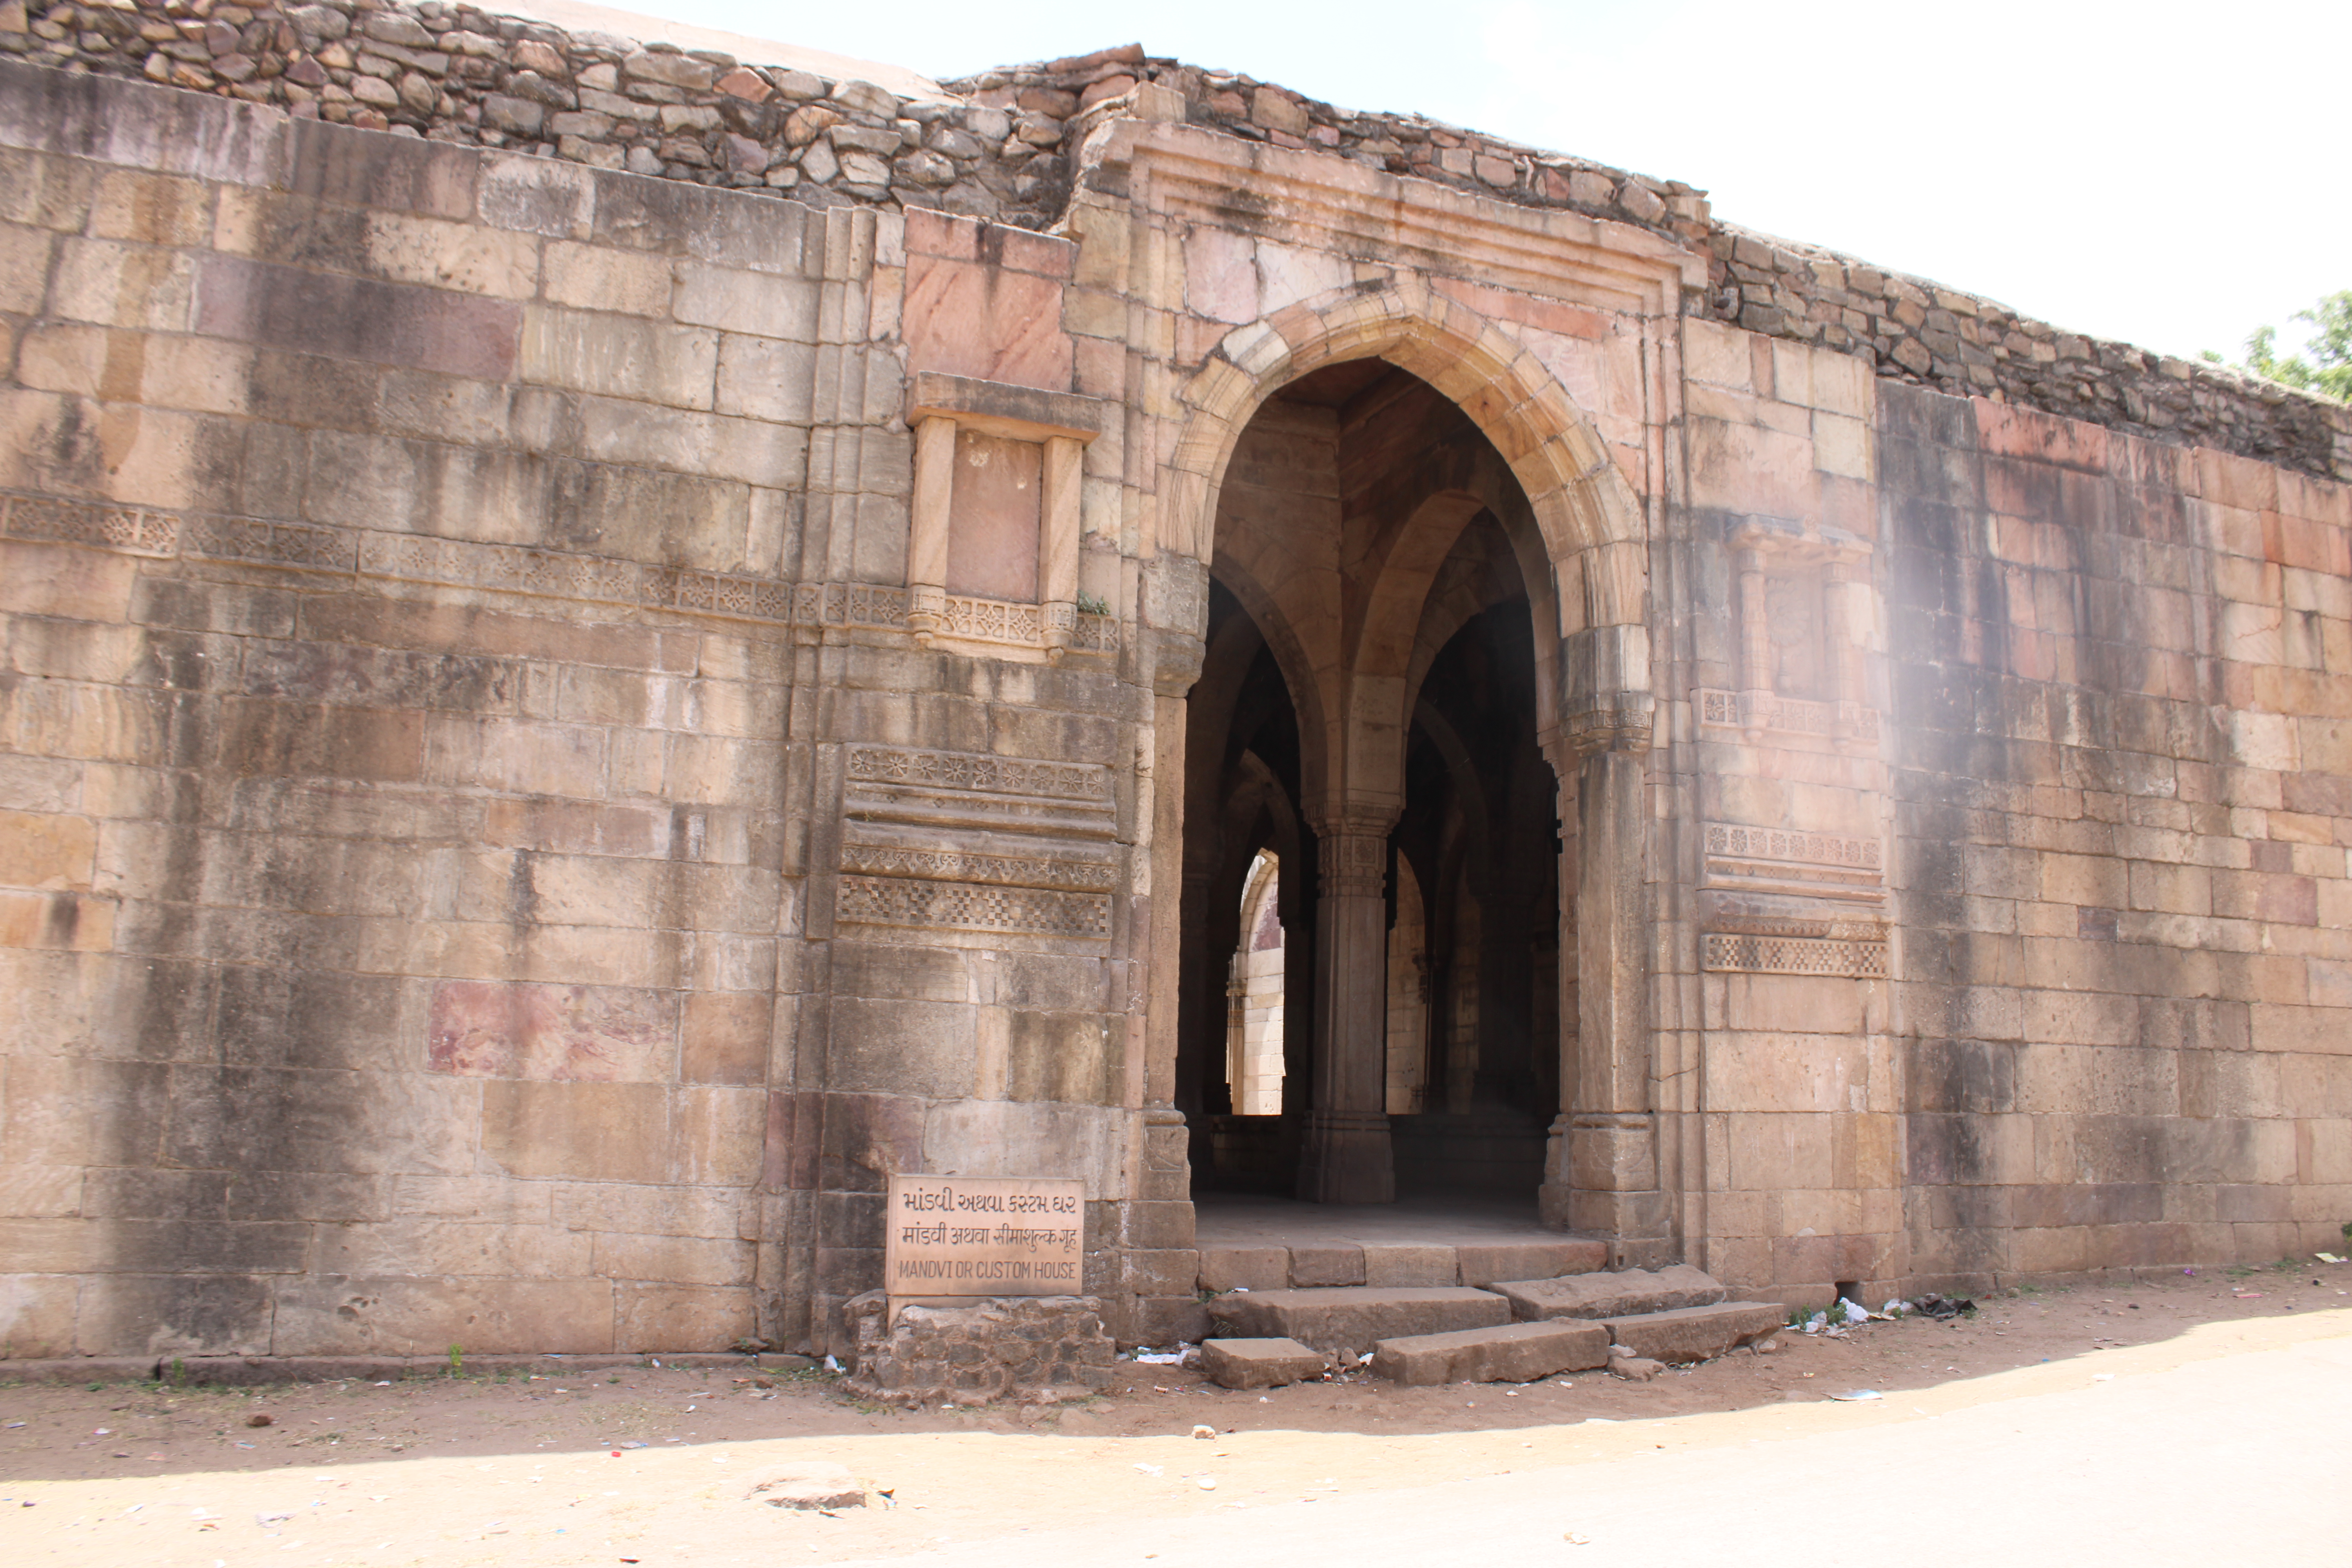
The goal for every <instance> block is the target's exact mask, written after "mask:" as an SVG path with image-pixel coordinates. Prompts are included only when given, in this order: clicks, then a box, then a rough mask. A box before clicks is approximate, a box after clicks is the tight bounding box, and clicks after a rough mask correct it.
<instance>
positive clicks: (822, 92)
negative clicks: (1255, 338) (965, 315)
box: [0, 0, 2352, 479]
mask: <svg viewBox="0 0 2352 1568" xmlns="http://www.w3.org/2000/svg"><path fill="white" fill-rule="evenodd" d="M0 52H6V53H12V54H16V55H18V56H20V57H23V58H28V59H32V60H37V61H39V62H40V63H43V64H47V65H54V66H63V67H68V68H74V69H87V70H94V71H100V72H104V73H109V74H115V75H122V76H142V77H144V78H145V79H148V80H151V81H155V82H160V83H164V84H167V85H170V86H173V87H178V88H184V89H192V90H195V91H203V92H214V93H219V94H222V95H224V96H227V97H231V98H235V99H238V100H243V101H246V102H249V103H266V104H274V105H278V106H280V107H283V108H285V109H286V110H289V112H291V113H293V114H296V115H298V116H300V115H310V116H316V117H320V118H323V119H326V120H329V121H334V122H337V123H343V124H351V125H357V126H361V127H363V128H367V129H372V130H379V131H383V130H394V131H399V132H404V133H406V134H413V135H424V136H427V137H431V138H434V139H436V140H443V141H451V142H464V143H467V144H471V145H477V146H485V147H507V148H512V149H515V150H517V151H521V152H527V153H534V154H536V155H539V156H544V157H554V158H560V159H563V160H566V161H569V162H574V163H587V164H590V165H592V166H594V167H599V168H608V169H621V168H625V169H628V170H630V171H632V172H634V173H636V174H654V175H659V176H662V177H665V178H668V179H675V180H688V181H692V182H695V183H697V184H707V185H719V186H725V187H729V188H733V189H744V190H756V191H765V192H769V193H772V194H776V195H791V196H793V198H794V199H796V200H799V201H802V202H805V203H808V204H811V205H820V206H821V205H831V204H836V203H850V204H858V205H872V206H877V207H882V208H887V209H904V208H909V207H933V208H937V209H939V210H941V211H944V212H950V213H957V214H961V215H965V216H977V217H987V218H993V219H998V220H1001V221H1003V222H1006V223H1012V224H1018V225H1023V226H1029V227H1035V228H1043V227H1047V226H1052V225H1053V224H1054V223H1055V221H1056V220H1057V219H1059V218H1060V216H1062V213H1063V210H1064V208H1065V207H1066V204H1067V202H1068V198H1069V193H1070V184H1071V180H1072V177H1073V174H1072V171H1073V167H1074V161H1075V159H1076V155H1077V152H1078V147H1077V143H1078V142H1079V141H1080V140H1082V138H1083V136H1084V134H1085V132H1086V130H1087V126H1088V124H1089V122H1090V118H1091V117H1092V111H1095V110H1097V106H1099V105H1101V104H1103V103H1105V102H1107V101H1108V100H1112V99H1115V98H1118V97H1120V96H1122V95H1124V94H1128V93H1130V92H1132V91H1133V90H1134V89H1135V88H1136V87H1137V86H1138V85H1139V84H1140V83H1153V84H1158V85H1160V86H1164V87H1167V88H1169V89H1172V90H1174V91H1176V92H1178V93H1180V94H1181V99H1182V103H1183V110H1184V114H1185V116H1186V118H1188V119H1189V120H1191V121H1192V122H1194V123H1196V124H1201V125H1207V126H1213V127H1215V128H1216V129H1217V130H1219V131H1220V132H1223V133H1225V134H1227V135H1231V136H1237V137H1243V138H1247V139H1250V140H1254V141H1260V142H1265V143H1267V144H1268V145H1272V146H1277V147H1297V148H1315V149H1318V150H1326V151H1328V152H1329V153H1331V154H1332V155H1333V156H1335V157H1340V158H1346V159H1349V160H1352V161H1354V162H1357V163H1362V164H1364V165H1366V166H1368V167H1370V168H1375V169H1381V170H1386V171H1389V172H1392V173H1396V174H1411V175H1412V176H1413V177H1415V178H1417V179H1423V180H1429V181H1433V182H1435V183H1438V184H1450V185H1453V186H1454V187H1456V188H1458V189H1462V190H1466V191H1473V192H1475V193H1478V194H1480V195H1492V196H1494V197H1496V199H1498V200H1502V201H1507V202H1516V203H1522V204H1526V205H1536V206H1549V207H1559V208H1565V209H1568V210H1570V211H1576V212H1584V213H1591V214H1593V215H1595V216H1605V217H1607V218H1610V219H1612V220H1613V221H1616V222H1620V223H1626V224H1632V225H1636V226H1642V227H1644V228H1649V229H1652V230H1654V231H1655V232H1657V233H1659V234H1661V235H1664V236H1667V237H1672V238H1674V239H1675V240H1677V241H1678V242H1681V243H1684V244H1687V245H1690V246H1692V247H1695V248H1696V249H1698V250H1700V251H1701V252H1702V253H1703V254H1705V255H1706V257H1707V258H1708V266H1709V283H1708V287H1707V289H1706V291H1705V295H1704V298H1703V299H1700V300H1694V301H1693V302H1692V304H1691V307H1690V308H1691V310H1692V311H1693V312H1694V313H1699V314H1705V315H1706V316H1708V317H1710V318H1712V319H1714V320H1717V321H1729V322H1736V323H1737V324H1738V325H1739V326H1742V327H1744V328H1746V329H1748V331H1753V332H1759V333H1762V334H1765V335H1767V336H1772V337H1782V338H1788V339H1791V340H1793V341H1798V342H1810V343H1818V344H1821V345H1823V346H1825V347H1829V348H1832V349H1835V350H1837V351H1839V352H1840V353H1850V354H1854V355H1857V356H1860V357H1862V358H1864V359H1865V360H1866V361H1868V363H1870V364H1871V365H1872V366H1873V368H1874V371H1875V373H1876V374H1878V375H1879V376H1881V377H1882V378H1884V379H1886V380H1890V381H1897V382H1906V383H1910V384H1917V385H1924V386H1930V387H1934V388H1936V389H1937V390H1938V391H1943V392H1948V393H1954V394H1958V395H1965V396H1986V397H1991V398H1993V399H1995V400H1998V401H2004V402H2012V403H2018V404H2022V405H2025V406H2027V407H2032V408H2038V409H2041V410H2042V411H2044V412H2046V413H2052V414H2059V415H2063V416H2067V417H2069V418H2074V419H2083V420H2087V421H2089V422H2090V423H2093V424H2096V425H2102V426H2107V427H2109V428H2112V429H2119V430H2126V431H2129V432H2132V433H2135V434H2139V435H2145V436H2149V437H2154V438H2156V439H2158V440H2163V441H2168V442H2173V443H2178V444H2183V445H2197V446H2206V447H2216V448H2218V449H2220V450H2222V451H2228V452H2235V453H2238V454H2240V455H2241V456H2244V457H2253V458H2263V459H2264V460H2265V461H2271V462H2278V463H2283V464H2284V465H2286V466H2288V467H2290V468H2298V469H2300V470H2302V471H2303V472H2305V473H2309V474H2316V475H2322V476H2332V477H2335V478H2339V479H2342V478H2352V414H2347V411H2346V410H2344V409H2343V408H2342V407H2341V406H2340V405H2333V404H2329V403H2327V402H2326V401H2324V400H2321V399H2316V398H2313V397H2310V396H2306V395H2301V394H2297V393H2294V392H2293V391H2290V390H2289V389H2287V388H2285V387H2283V386H2279V385H2277V384H2273V383H2268V382H2263V381H2260V380H2257V379H2254V378H2251V377H2248V376H2245V375H2242V374H2238V373H2236V372H2234V371H2231V370H2228V369H2225V368H2223V367H2221V366H2216V365H2210V364H2206V363H2192V362H2189V361H2187V360H2179V359H2174V358H2171V357H2169V356H2166V355H2160V354H2154V353H2147V352H2146V351H2143V350H2140V349H2136V348H2133V347H2131V346H2130V345H2128V344H2125V343H2118V342H2107V341H2105V340H2101V339H2095V338H2091V337H2087V336H2085V335H2084V334H2082V333H2077V332H2069V331H2065V330H2064V329H2063V327H2056V326H2053V325H2051V324H2049V323H2046V322H2042V321H2034V320H2032V319H2031V318H2028V317H2023V316H2021V315H2019V314H2018V313H2017V312H2016V311H2014V310H2009V309H2008V308H2006V307H2005V306H2001V305H1999V304H1996V303H1994V302H1993V301H1991V300H1982V299H1979V298H1977V297H1975V296H1973V295H1969V294H1966V293H1963V292H1960V291H1959V290H1957V289H1951V288H1948V287H1947V286H1945V285H1943V284H1941V283H1937V282H1933V281H1930V280H1928V279H1919V278H1911V277H1906V276H1904V275H1903V274H1900V273H1895V272H1890V271H1888V270H1887V269H1885V268H1877V267H1873V266H1871V265H1869V264H1868V263H1866V262H1864V261H1860V260H1856V259H1855V258H1851V257H1845V256H1840V255H1838V254H1836V253H1834V252H1832V251H1828V250H1824V249H1822V248H1821V247H1815V246H1809V245H1804V244H1801V243H1798V242H1794V241H1790V240H1785V239H1780V238H1776V237H1772V236H1770V235H1767V234H1761V233H1757V232H1755V231H1752V230H1749V229H1746V228H1742V227H1740V226H1737V225H1732V224H1727V223H1723V222H1720V221H1718V220H1717V218H1716V217H1715V216H1714V215H1713V214H1712V212H1711V210H1710V209H1709V206H1708V204H1707V201H1706V192H1705V191H1703V190H1700V189H1698V188H1696V187H1695V186H1692V185H1689V184H1685V183H1683V182H1682V181H1679V180H1664V179H1656V178H1653V177H1651V176H1649V175H1645V174H1629V173H1627V172H1626V171H1624V170H1622V169H1613V168H1609V167H1606V166H1604V165H1601V164H1598V163H1591V161H1589V160H1585V159H1580V158H1575V157H1570V156H1567V155H1563V154H1560V153H1548V152H1543V151H1540V150H1538V149H1535V148H1529V147H1525V146H1520V145H1517V144H1516V143H1512V142H1505V141H1501V140H1499V139H1497V138H1495V137H1491V136H1486V135H1484V134H1481V133H1480V132H1475V131H1466V130H1463V129H1461V128H1459V127H1455V126H1450V125H1445V124H1443V123H1440V122H1437V121H1431V120H1427V119H1425V118H1423V117H1421V116H1418V115H1404V114H1387V113H1360V112H1357V111H1354V110H1344V109H1339V108H1335V107H1334V106H1332V105H1330V104H1328V103H1322V102H1318V101H1316V100H1309V99H1304V98H1301V97H1300V96H1299V95H1297V94H1296V93H1293V92H1290V91H1288V90H1287V89H1284V88H1281V87H1278V86H1276V85H1274V84H1272V83H1267V82H1261V81H1257V80H1255V79H1252V78H1250V77H1247V76H1244V75H1241V74H1238V73H1235V72H1231V71H1218V70H1206V69H1202V68H1198V67H1194V66H1189V65H1185V64H1182V63H1181V62H1179V61H1175V60H1170V59H1162V58H1151V57H1147V56H1146V55H1145V54H1144V52H1143V50H1142V49H1141V48H1139V47H1133V46H1129V47H1124V48H1117V49H1108V50H1104V51H1101V52H1099V53H1097V54H1092V55H1087V56H1082V57H1076V58H1070V59H1065V60H1058V61H1053V62H1049V63H1043V64H1037V65H1027V66H1013V67H1007V68H1003V69H1001V70H996V71H992V72H988V73H986V74H984V75H982V76H979V77H975V78H971V79H968V80H961V81H951V82H947V83H943V84H941V88H942V90H941V92H940V95H939V96H938V97H936V98H917V99H901V98H899V97H898V96H897V95H896V94H893V93H891V92H889V91H888V90H887V89H883V88H881V87H877V86H876V85H875V84H873V83H871V82H863V81H855V80H851V81H841V80H828V79H823V78H820V77H817V76H814V75H812V74H811V73H809V72H807V71H804V70H797V69H792V68H780V67H775V66H771V65H764V64H762V63H761V62H758V61H741V60H737V59H735V58H733V57H731V56H728V55H724V54H720V53H716V52H713V51H709V50H692V51H688V50H681V49H679V48H677V47H676V46H674V45H669V44H663V43H653V44H643V45H641V44H638V43H636V42H635V41H634V40H631V39H627V38H623V37H614V36H612V35H608V34H601V33H586V32H583V33H576V34H575V33H571V32H567V31H565V30H564V29H562V28H560V27H556V26H551V25H549V24H547V23H543V22H539V21H535V20H529V19H525V18H520V17H514V16H499V15H497V14H496V13H495V12H489V11H484V10H481V9H478V8H477V7H474V6H471V5H446V4H441V3H438V0H425V3H424V4H418V5H410V4H406V3H404V0H392V3H385V0H315V3H313V4H309V5H278V4H272V3H268V0H255V3H253V4H234V3H228V0H222V3H218V4H215V0H107V3H104V4H82V5H75V4H61V5H48V6H44V5H41V4H40V0H0Z"/></svg>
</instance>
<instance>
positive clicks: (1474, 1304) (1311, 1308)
mask: <svg viewBox="0 0 2352 1568" xmlns="http://www.w3.org/2000/svg"><path fill="white" fill-rule="evenodd" d="M1209 1317H1210V1320H1211V1321H1213V1322H1214V1323H1216V1324H1217V1325H1218V1330H1219V1333H1220V1336H1221V1337H1225V1338H1231V1339H1293V1340H1297V1341H1298V1342H1300V1343H1302V1344H1305V1345H1307V1346H1310V1347H1312V1348H1313V1349H1315V1350H1318V1351H1320V1352H1324V1353H1325V1354H1327V1355H1328V1354H1332V1353H1335V1352H1339V1351H1343V1350H1344V1351H1360V1350H1361V1349H1363V1348H1364V1347H1365V1346H1366V1345H1370V1344H1377V1343H1378V1342H1381V1340H1392V1339H1401V1338H1404V1337H1407V1336H1410V1335H1413V1334H1443V1333H1452V1332H1454V1331H1458V1330H1462V1329H1493V1328H1500V1327H1501V1326H1502V1325H1503V1324H1505V1323H1507V1322H1509V1321H1511V1304H1510V1303H1509V1302H1508V1301H1506V1300H1503V1298H1501V1297H1500V1296H1497V1295H1496V1294H1495V1293H1494V1292H1493V1291H1491V1290H1473V1289H1468V1288H1467V1287H1465V1286H1459V1285H1455V1286H1427V1287H1420V1288H1414V1287H1403V1288H1400V1289H1390V1290H1381V1289H1372V1288H1371V1287H1370V1286H1361V1285H1359V1286H1339V1287H1335V1288H1333V1289H1315V1290H1250V1291H1237V1292H1235V1293H1234V1294H1233V1295H1230V1296H1220V1297H1218V1298H1217V1299H1216V1300H1213V1301H1212V1302H1210V1303H1209Z"/></svg>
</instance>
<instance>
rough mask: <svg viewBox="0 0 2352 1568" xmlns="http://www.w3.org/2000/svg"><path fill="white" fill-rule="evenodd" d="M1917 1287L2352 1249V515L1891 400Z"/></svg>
mask: <svg viewBox="0 0 2352 1568" xmlns="http://www.w3.org/2000/svg"><path fill="white" fill-rule="evenodd" d="M1878 423H1879V427H1880V431H1881V436H1880V451H1881V454H1882V462H1883V468H1884V477H1883V480H1882V483H1883V486H1884V490H1883V495H1884V508H1885V523H1886V531H1887V533H1886V549H1887V553H1888V559H1887V563H1886V571H1885V584H1886V591H1887V594H1888V595H1889V599H1888V608H1889V617H1888V618H1889V626H1890V628H1891V629H1890V646H1889V660H1890V672H1891V678H1892V682H1893V686H1894V692H1893V703H1894V710H1895V719H1896V729H1895V752H1894V758H1893V761H1894V764H1895V773H1894V792H1895V833H1896V839H1897V841H1896V845H1895V865H1896V866H1897V867H1898V868H1899V872H1898V878H1897V886H1898V889H1899V892H1898V907H1899V910H1900V923H1901V927H1902V933H1903V934H1902V938H1901V941H1902V944H1903V973H1904V975H1905V978H1906V984H1905V985H1904V987H1903V998H1902V1016H1901V1018H1900V1020H1899V1022H1898V1024H1897V1034H1898V1035H1899V1037H1900V1041H1901V1047H1902V1054H1903V1063H1902V1068H1901V1080H1902V1085H1903V1111H1904V1117H1903V1121H1904V1128H1905V1142H1906V1154H1905V1158H1906V1179H1907V1181H1908V1183H1909V1188H1910V1195H1909V1199H1908V1212H1907V1215H1906V1222H1907V1226H1908V1230H1909V1238H1910V1259H1911V1268H1912V1271H1913V1272H1914V1273H1915V1274H1916V1276H1917V1277H1918V1278H1919V1279H1922V1280H1923V1281H1929V1282H1932V1281H1934V1280H1936V1279H1948V1280H1956V1281H1961V1282H1965V1281H1967V1280H1969V1279H1982V1278H1983V1277H1984V1276H1985V1275H1986V1274H1987V1273H1989V1272H1992V1271H1997V1270H2017V1271H2065V1270H2074V1269H2084V1268H2105V1267H2114V1266H2118V1265H2134V1264H2156V1263H2167V1262H2175V1261H2181V1260H2193V1259H2200V1258H2249V1259H2259V1258H2275V1257H2277V1256H2278V1255H2280V1254H2282V1253H2284V1252H2290V1251H2308V1250H2310V1249H2311V1248H2313V1247H2326V1246H2328V1245H2331V1244H2333V1243H2340V1242H2341V1240H2342V1237H2341V1235H2340V1229H2339V1227H2340V1226H2342V1225H2343V1224H2344V1223H2345V1222H2346V1221H2347V1219H2352V1120H2347V1117H2352V1057H2347V1054H2346V1049H2347V1041H2352V985H2347V976H2352V935H2347V926H2352V882H2347V880H2346V865H2345V851H2346V846H2347V844H2352V782H2347V773H2352V750H2347V740H2352V588H2347V573H2352V557H2347V537H2352V489H2347V487H2345V486H2343V485H2338V484H2328V483H2324V482H2318V481H2313V480H2309V479H2305V478H2303V477H2302V476H2300V475H2298V474H2295V473H2293V472H2290V471H2287V470H2284V469H2281V468H2271V467H2266V466H2263V465H2261V464H2257V463H2252V462H2248V461H2245V460H2243V459H2242V458H2234V457H2231V456H2228V455H2225V454H2222V453H2220V452H2214V451H2195V450H2183V449H2181V448H2179V447H2168V446H2160V445H2158V444H2156V443H2153V442H2149V441H2144V440H2138V439H2135V438H2133V437H2126V436H2122V435H2118V434H2116V433H2113V432H2110V431H2106V430H2103V429H2100V428H2098V427H2096V426H2091V425H2087V424H2083V423H2079V422H2071V421H2064V420H2058V419H2053V418H2049V417H2047V416H2041V415H2036V414H2032V413H2028V412H2025V411H2023V410H2020V409H2015V408H2011V407H2004V406H2002V405H1998V404H1993V403H1990V402H1986V401H1983V400H1981V399H1977V400H1964V399H1959V398H1951V397H1943V396H1937V395H1932V394H1927V393H1924V392H1917V391H1912V390H1907V389H1903V388H1896V387H1884V388H1882V389H1881V391H1880V394H1879V413H1878Z"/></svg>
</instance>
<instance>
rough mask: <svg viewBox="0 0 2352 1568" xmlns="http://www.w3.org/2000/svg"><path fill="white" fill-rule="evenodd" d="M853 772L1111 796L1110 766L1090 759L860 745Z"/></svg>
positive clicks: (991, 789)
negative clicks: (1029, 758) (1043, 759)
mask: <svg viewBox="0 0 2352 1568" xmlns="http://www.w3.org/2000/svg"><path fill="white" fill-rule="evenodd" d="M849 776H850V777H851V778H852V779H855V780H858V781H860V782H862V783H866V784H927V785H929V786H931V787H932V788H935V789H957V790H978V791H980V792H982V793H983V794H987V795H1051V796H1053V797H1054V798H1055V799H1058V800H1083V801H1089V802H1099V803H1108V801H1109V800H1110V798H1111V776H1110V770H1109V769H1108V768H1103V767H1097V766H1096V765H1094V764H1093V763H1033V762H1024V761H1023V760H1021V759H1020V758H1017V757H989V756H977V755H973V754H971V753H970V752H902V751H898V750H897V749H896V748H893V747H889V746H858V747H856V748H853V749H852V750H851V752H850V753H849Z"/></svg>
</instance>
